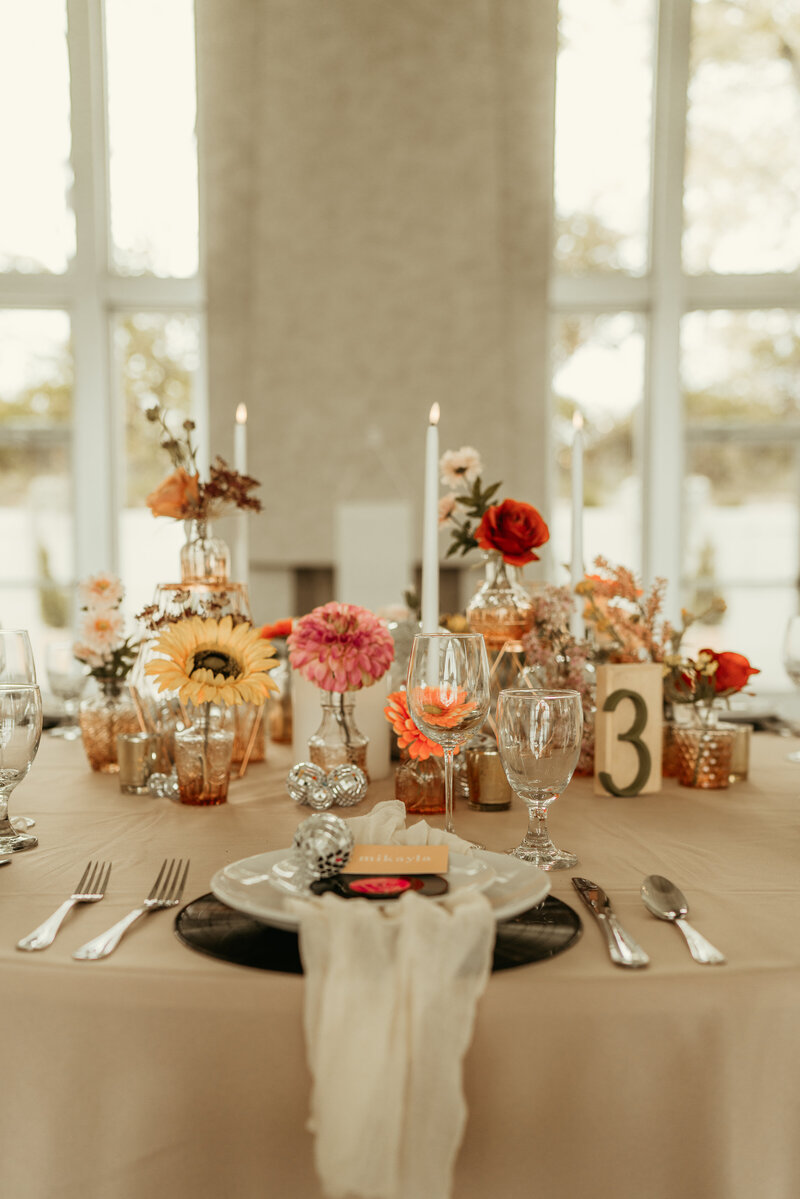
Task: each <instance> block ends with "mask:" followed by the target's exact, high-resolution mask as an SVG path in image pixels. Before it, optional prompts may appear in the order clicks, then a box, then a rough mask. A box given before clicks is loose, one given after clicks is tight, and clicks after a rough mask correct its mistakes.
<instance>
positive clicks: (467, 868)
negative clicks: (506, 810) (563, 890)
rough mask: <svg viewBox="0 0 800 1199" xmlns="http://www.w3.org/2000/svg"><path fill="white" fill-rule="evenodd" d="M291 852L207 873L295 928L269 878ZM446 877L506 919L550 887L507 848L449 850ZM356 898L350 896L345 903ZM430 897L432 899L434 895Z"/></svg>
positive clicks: (226, 893)
mask: <svg viewBox="0 0 800 1199" xmlns="http://www.w3.org/2000/svg"><path fill="white" fill-rule="evenodd" d="M289 853H290V850H288V849H276V850H272V851H271V852H270V853H258V854H255V855H254V856H253V857H252V858H242V859H241V861H239V862H231V864H230V865H229V866H224V867H223V869H222V870H218V871H217V873H216V874H215V875H214V877H213V878H212V879H211V890H212V892H213V894H214V895H215V896H216V897H217V899H219V900H221V901H222V903H226V904H227V905H228V907H229V908H234V909H235V910H236V911H237V912H244V913H245V914H246V915H247V916H253V917H255V919H256V920H261V921H262V922H263V923H264V924H269V925H272V927H273V928H284V929H296V928H297V926H298V917H297V915H296V913H294V912H291V911H289V910H288V907H287V903H288V900H289V899H290V898H291V896H290V895H288V894H287V892H286V891H284V890H282V889H281V888H280V887H279V886H276V885H275V883H274V882H273V881H272V878H273V875H272V870H273V868H274V866H275V865H276V863H278V862H281V861H283V860H284V859H285V858H286V857H288V855H289ZM447 881H448V882H449V884H450V890H449V892H448V894H451V895H452V894H453V892H454V891H460V890H465V889H475V890H480V891H484V892H485V894H486V897H487V899H488V900H489V901H490V903H491V905H492V908H493V909H494V914H495V917H496V919H497V920H509V919H510V918H511V917H512V916H517V915H519V913H520V912H524V911H526V910H527V909H528V908H532V907H534V905H535V904H537V903H540V902H541V901H542V900H543V899H544V897H545V895H547V893H548V892H549V890H550V880H549V878H548V877H547V875H546V874H545V872H544V871H543V870H538V869H537V868H536V866H531V865H530V863H529V862H521V861H519V859H518V858H512V857H509V856H508V855H507V854H502V853H489V852H487V851H484V850H481V851H480V852H478V853H476V854H475V855H474V856H468V855H466V854H460V853H455V852H454V851H451V853H450V858H449V869H448V871H447ZM442 898H444V896H443V897H442ZM358 902H359V901H358V900H355V899H353V900H348V903H358ZM363 902H365V903H374V902H375V901H374V900H364V901H363ZM432 902H434V903H435V902H436V899H435V898H433V897H432Z"/></svg>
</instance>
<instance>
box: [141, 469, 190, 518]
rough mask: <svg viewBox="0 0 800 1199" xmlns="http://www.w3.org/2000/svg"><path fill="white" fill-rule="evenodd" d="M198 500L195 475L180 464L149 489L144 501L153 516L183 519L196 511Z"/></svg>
mask: <svg viewBox="0 0 800 1199" xmlns="http://www.w3.org/2000/svg"><path fill="white" fill-rule="evenodd" d="M199 502H200V488H199V480H198V477H197V475H190V474H189V472H188V471H185V470H184V469H183V467H182V466H179V467H178V468H177V470H174V471H173V472H172V474H171V475H167V477H166V479H164V481H163V482H162V483H160V484H159V486H158V487H156V489H155V491H151V492H150V494H149V496H148V497H147V499H146V501H145V503H146V504H147V507H148V508H149V509H150V511H151V512H152V513H153V516H171V517H172V519H173V520H184V519H185V518H187V517H189V516H191V515H192V514H193V512H195V511H196V509H197V507H198V505H199Z"/></svg>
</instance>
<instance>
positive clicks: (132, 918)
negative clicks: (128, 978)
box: [72, 907, 150, 962]
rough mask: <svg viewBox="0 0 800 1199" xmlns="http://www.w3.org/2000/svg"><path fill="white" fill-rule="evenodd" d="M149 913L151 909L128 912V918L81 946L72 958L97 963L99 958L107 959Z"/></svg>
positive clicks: (135, 909) (137, 909) (124, 917)
mask: <svg viewBox="0 0 800 1199" xmlns="http://www.w3.org/2000/svg"><path fill="white" fill-rule="evenodd" d="M148 911H150V908H147V907H144V908H134V909H133V911H132V912H128V915H127V916H123V917H122V919H121V920H118V921H117V923H116V924H113V925H112V926H111V928H108V929H106V931H105V932H104V933H100V935H99V936H98V937H94V938H93V939H92V940H91V941H87V942H86V944H85V945H81V947H80V949H76V950H75V952H74V953H73V955H72V956H73V957H74V958H77V959H78V961H81V962H95V961H97V959H98V958H107V957H108V955H109V954H110V953H113V952H114V950H115V949H116V948H117V946H118V945H119V943H120V941H121V940H122V938H123V936H124V935H125V933H126V932H127V931H128V929H129V928H130V927H131V925H133V924H135V923H136V921H137V920H138V919H139V917H140V916H144V915H145V913H146V912H148Z"/></svg>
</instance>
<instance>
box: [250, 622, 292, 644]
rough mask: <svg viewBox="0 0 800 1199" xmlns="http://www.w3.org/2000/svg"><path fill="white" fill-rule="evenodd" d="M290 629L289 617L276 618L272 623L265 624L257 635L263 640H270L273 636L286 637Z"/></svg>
mask: <svg viewBox="0 0 800 1199" xmlns="http://www.w3.org/2000/svg"><path fill="white" fill-rule="evenodd" d="M291 631H292V622H291V619H288V620H276V621H275V623H274V624H265V625H264V626H263V628H262V629H261V632H260V633H259V634H258V635H259V637H263V638H264V640H265V641H272V639H273V638H274V637H288V636H289V634H290V633H291Z"/></svg>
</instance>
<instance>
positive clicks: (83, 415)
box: [0, 0, 208, 586]
mask: <svg viewBox="0 0 800 1199" xmlns="http://www.w3.org/2000/svg"><path fill="white" fill-rule="evenodd" d="M66 11H67V52H68V57H69V74H70V128H71V137H72V147H71V155H70V159H71V164H72V170H73V176H74V179H73V187H72V207H73V211H74V215H75V230H76V251H75V257H74V258H73V259H72V261H71V262H70V264H69V266H68V268H67V270H66V272H65V273H64V274H58V275H55V274H53V275H50V274H24V273H20V272H15V271H9V272H0V308H9V309H18V308H22V309H36V308H46V309H50V308H52V309H61V310H63V311H66V312H67V314H68V316H69V318H70V323H71V338H72V352H73V365H74V384H73V393H72V398H73V420H72V429H71V433H72V437H71V443H72V444H71V466H72V501H73V580H77V579H80V578H84V577H86V576H87V575H89V574H92V573H95V572H96V571H100V570H111V571H112V572H114V573H118V572H119V562H120V544H119V538H120V516H121V512H122V508H123V497H124V479H125V476H124V464H125V453H124V440H123V439H124V427H125V420H124V417H125V414H124V408H123V396H122V393H121V388H120V386H119V382H118V380H117V378H116V374H115V371H114V354H113V344H112V337H113V323H114V318H115V316H117V315H118V314H120V313H124V312H148V311H152V312H164V313H170V312H180V313H185V314H187V315H190V316H194V317H196V318H197V320H198V324H199V333H200V355H199V363H198V370H197V373H196V375H195V382H194V403H193V417H194V419H195V421H196V423H197V434H198V441H199V445H200V455H201V461H202V460H204V459H207V457H208V448H207V447H208V403H207V363H206V328H205V313H206V293H205V283H204V259H203V244H202V238H200V245H199V247H198V254H199V261H198V273H197V274H196V275H194V276H192V277H189V278H185V279H178V278H161V277H157V276H152V275H140V276H127V275H119V274H115V273H114V272H113V271H112V269H111V262H112V256H111V224H110V196H109V177H108V176H109V173H108V162H109V156H108V122H107V111H108V110H107V79H106V57H105V38H104V4H103V0H66ZM38 582H39V580H29V581H27V582H26V583H25V585H26V586H28V585H34V586H35V585H37V584H38Z"/></svg>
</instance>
